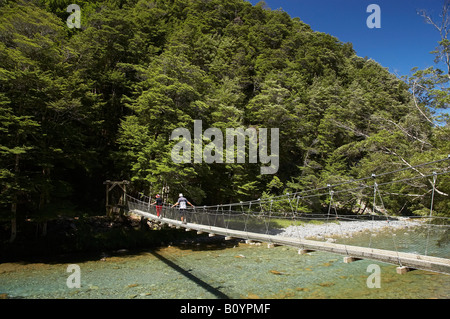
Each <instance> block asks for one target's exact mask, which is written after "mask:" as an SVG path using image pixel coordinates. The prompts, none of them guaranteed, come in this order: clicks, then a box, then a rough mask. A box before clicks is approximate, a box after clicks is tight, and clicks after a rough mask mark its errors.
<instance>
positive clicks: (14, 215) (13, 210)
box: [9, 154, 19, 243]
mask: <svg viewBox="0 0 450 319" xmlns="http://www.w3.org/2000/svg"><path fill="white" fill-rule="evenodd" d="M14 172H15V174H16V175H15V178H16V181H17V174H18V173H19V154H16V162H15V164H14ZM16 237H17V194H15V195H14V197H13V202H12V204H11V237H10V238H9V242H10V243H12V242H14V240H16Z"/></svg>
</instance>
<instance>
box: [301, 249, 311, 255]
mask: <svg viewBox="0 0 450 319" xmlns="http://www.w3.org/2000/svg"><path fill="white" fill-rule="evenodd" d="M313 251H314V250H311V249H299V250H298V254H299V255H305V254H307V253H310V252H313Z"/></svg>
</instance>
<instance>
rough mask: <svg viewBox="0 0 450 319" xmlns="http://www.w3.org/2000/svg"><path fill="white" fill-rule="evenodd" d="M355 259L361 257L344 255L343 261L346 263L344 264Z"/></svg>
mask: <svg viewBox="0 0 450 319" xmlns="http://www.w3.org/2000/svg"><path fill="white" fill-rule="evenodd" d="M357 260H361V258H357V257H351V256H346V257H344V263H346V264H349V263H352V262H354V261H357Z"/></svg>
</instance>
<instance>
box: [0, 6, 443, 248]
mask: <svg viewBox="0 0 450 319" xmlns="http://www.w3.org/2000/svg"><path fill="white" fill-rule="evenodd" d="M71 3H72V0H17V1H13V0H0V105H1V108H0V132H1V135H0V183H1V186H0V191H1V196H0V209H1V213H0V218H1V227H2V228H1V231H2V232H3V233H4V234H6V233H9V232H10V231H11V224H13V223H15V222H17V225H18V228H19V229H20V224H21V223H22V222H24V221H25V220H31V221H34V222H38V223H39V222H45V221H46V220H49V219H52V218H56V217H57V216H81V215H95V214H97V215H100V214H104V211H105V210H104V205H105V186H104V185H103V182H104V181H105V180H129V181H131V188H130V192H132V193H133V194H137V193H138V192H141V193H143V194H145V195H152V196H153V195H154V194H156V193H157V192H161V191H165V193H166V198H168V200H169V201H174V200H175V198H176V197H177V195H178V193H179V192H183V193H184V194H185V195H186V196H187V197H188V198H189V200H190V201H191V202H192V203H194V204H195V205H206V204H216V203H229V202H237V201H241V200H249V199H257V198H260V197H262V196H271V195H280V194H283V193H286V192H291V193H292V192H296V191H301V190H305V189H311V188H317V187H322V186H324V185H327V184H330V183H331V184H332V183H338V182H341V181H346V180H351V179H355V178H361V177H366V176H370V175H371V174H373V173H375V174H378V173H381V172H386V171H392V170H395V169H400V168H403V167H408V165H415V164H419V163H423V162H428V161H433V160H438V159H442V158H446V157H447V155H448V154H450V125H449V119H448V117H445V116H440V117H439V116H438V115H439V114H440V113H439V111H440V110H442V109H445V108H446V107H447V105H448V81H449V77H450V75H449V74H448V73H446V72H445V71H442V70H440V69H438V68H437V67H436V68H429V69H426V70H419V69H414V70H412V72H411V75H410V76H408V77H405V78H402V79H399V78H398V77H396V76H395V75H393V74H391V73H389V71H388V70H387V69H386V68H384V67H383V66H381V65H379V64H378V63H377V62H375V61H373V60H371V59H367V58H363V57H359V56H358V55H357V53H356V52H355V51H354V50H353V48H352V44H351V43H342V42H341V41H339V39H337V38H335V37H333V36H332V35H329V34H325V33H320V32H315V31H314V30H312V29H311V28H310V27H309V26H308V25H307V24H305V23H304V22H302V20H301V17H300V18H292V17H290V16H289V15H288V14H287V13H286V12H284V11H282V10H271V9H269V8H267V6H266V5H265V4H264V3H263V2H261V3H259V4H257V5H255V6H253V5H252V4H250V3H249V2H246V1H243V0H111V1H107V0H104V1H88V0H79V1H77V4H78V5H79V6H80V8H81V28H69V27H68V26H67V24H66V20H67V18H68V16H69V15H70V13H68V12H66V8H67V6H68V5H69V4H71ZM424 27H427V26H426V25H425V23H424ZM436 45H437V46H438V49H437V50H436V51H434V54H435V55H436V57H437V58H440V57H443V56H444V55H445V54H447V53H448V52H449V51H450V49H449V47H450V45H449V42H448V40H447V39H443V40H442V41H441V42H440V43H437V44H436ZM433 49H434V48H430V51H432V50H433ZM194 120H202V121H203V127H204V128H207V127H215V128H220V129H222V130H225V129H226V128H238V127H243V128H248V127H255V128H279V131H280V141H279V150H280V154H279V169H278V171H277V173H276V174H273V175H271V174H266V175H261V173H260V165H259V164H253V163H247V162H246V163H240V164H237V163H235V164H230V163H228V164H227V163H224V164H208V163H190V164H176V163H174V162H173V161H172V159H171V149H172V147H173V146H174V145H175V143H176V141H172V140H170V135H171V132H172V131H173V130H174V129H176V128H178V127H184V128H188V129H189V130H192V129H193V123H194ZM445 165H446V166H445ZM441 166H442V167H444V166H445V167H448V163H445V162H444V163H441ZM431 169H433V167H431V168H427V167H424V168H421V169H418V170H409V171H407V172H404V175H402V176H400V177H408V176H413V175H414V174H416V175H417V174H424V175H426V174H429V173H430V170H431ZM430 188H431V185H430V182H429V179H425V180H417V181H414V182H411V183H408V184H402V185H399V184H395V185H392V186H390V188H389V190H388V191H389V192H390V193H396V194H409V193H412V194H417V196H415V197H408V196H397V197H392V198H390V197H389V198H387V199H386V202H387V204H389V205H390V206H391V207H392V209H393V213H394V214H395V213H399V214H400V213H401V214H405V213H408V214H412V213H414V214H426V213H427V212H429V202H430V191H429V190H430ZM437 190H438V193H437V195H436V204H435V210H436V212H437V213H439V214H446V215H447V216H448V215H449V212H450V200H449V199H448V198H449V197H448V195H447V194H450V176H449V175H448V174H447V175H440V176H439V177H438V180H437ZM348 205H350V206H352V207H353V206H356V205H358V202H357V200H356V199H355V200H353V201H352V200H350V201H349V203H348ZM427 209H428V210H427ZM11 221H13V222H11ZM13 227H14V226H13ZM8 238H9V234H8V235H7V236H6V235H5V236H2V239H8Z"/></svg>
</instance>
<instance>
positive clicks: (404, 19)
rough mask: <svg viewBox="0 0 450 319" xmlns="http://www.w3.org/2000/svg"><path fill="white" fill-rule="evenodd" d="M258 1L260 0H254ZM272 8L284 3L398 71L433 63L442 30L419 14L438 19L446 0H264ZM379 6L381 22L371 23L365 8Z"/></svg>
mask: <svg viewBox="0 0 450 319" xmlns="http://www.w3.org/2000/svg"><path fill="white" fill-rule="evenodd" d="M250 2H251V3H252V4H256V3H258V2H259V1H258V0H251V1H250ZM265 2H266V4H267V6H268V7H269V8H271V9H273V10H276V9H280V8H281V9H282V10H283V11H285V12H287V13H288V14H289V15H290V16H291V17H292V18H294V17H299V18H300V19H301V20H302V21H303V22H305V23H307V24H308V25H310V26H311V28H312V29H313V30H314V31H320V32H325V33H328V34H331V35H333V36H335V37H337V38H338V39H339V40H340V41H342V42H351V43H352V44H353V48H354V49H355V51H356V53H357V55H358V56H361V57H365V56H367V57H368V58H371V59H373V60H375V61H377V62H378V63H380V64H381V65H382V66H384V67H386V68H389V71H390V72H391V73H395V74H397V75H398V76H401V75H408V74H410V70H411V68H413V67H419V68H420V69H423V68H426V67H428V66H433V65H435V64H434V56H433V55H432V54H430V51H432V50H434V49H435V47H436V46H437V42H438V41H439V40H440V35H439V32H438V31H437V30H436V29H435V28H434V27H433V26H431V25H429V24H427V23H425V21H424V19H423V18H422V17H421V16H419V15H418V14H417V9H425V10H427V11H428V12H429V13H430V14H431V15H432V16H433V18H435V19H436V20H437V19H439V14H440V12H441V8H442V5H443V3H444V0H265ZM369 4H377V5H379V7H380V9H381V28H379V29H376V28H374V29H370V28H368V27H367V25H366V20H367V18H368V17H369V15H370V14H371V13H370V12H369V13H367V12H366V9H367V6H368V5H369Z"/></svg>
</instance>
